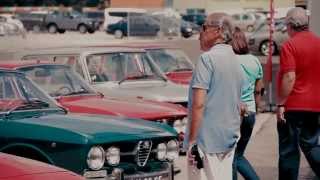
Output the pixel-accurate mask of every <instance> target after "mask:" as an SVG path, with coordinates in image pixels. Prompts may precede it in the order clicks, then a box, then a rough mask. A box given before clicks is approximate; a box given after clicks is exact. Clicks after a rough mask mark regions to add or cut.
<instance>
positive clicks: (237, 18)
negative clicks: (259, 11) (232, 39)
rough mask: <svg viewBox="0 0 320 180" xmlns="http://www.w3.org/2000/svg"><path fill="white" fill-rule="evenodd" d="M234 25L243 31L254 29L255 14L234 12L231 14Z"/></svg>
mask: <svg viewBox="0 0 320 180" xmlns="http://www.w3.org/2000/svg"><path fill="white" fill-rule="evenodd" d="M232 19H233V22H234V25H235V26H237V27H239V28H240V29H241V30H243V31H247V32H252V31H254V29H255V23H256V16H255V14H254V13H251V12H243V13H236V14H233V15H232Z"/></svg>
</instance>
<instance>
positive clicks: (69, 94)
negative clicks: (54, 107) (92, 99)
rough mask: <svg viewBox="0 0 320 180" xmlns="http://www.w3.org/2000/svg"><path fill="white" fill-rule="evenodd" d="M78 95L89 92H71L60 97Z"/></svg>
mask: <svg viewBox="0 0 320 180" xmlns="http://www.w3.org/2000/svg"><path fill="white" fill-rule="evenodd" d="M79 94H89V91H73V92H70V93H67V94H63V95H61V96H71V95H79Z"/></svg>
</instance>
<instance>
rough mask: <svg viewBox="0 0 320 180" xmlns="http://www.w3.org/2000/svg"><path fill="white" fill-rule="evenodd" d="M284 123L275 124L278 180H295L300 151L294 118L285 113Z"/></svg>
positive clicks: (297, 172)
mask: <svg viewBox="0 0 320 180" xmlns="http://www.w3.org/2000/svg"><path fill="white" fill-rule="evenodd" d="M285 118H286V123H279V122H278V124H277V130H278V137H279V164H278V165H279V180H297V179H298V174H299V164H300V151H299V145H298V130H297V129H296V127H295V125H294V124H295V123H294V121H295V118H294V115H292V114H291V113H290V112H286V113H285Z"/></svg>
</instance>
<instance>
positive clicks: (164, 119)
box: [0, 61, 187, 142]
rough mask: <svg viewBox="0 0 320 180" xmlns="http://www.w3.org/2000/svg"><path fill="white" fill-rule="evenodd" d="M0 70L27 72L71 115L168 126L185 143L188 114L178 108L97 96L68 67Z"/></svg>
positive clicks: (17, 65) (15, 65) (21, 64)
mask: <svg viewBox="0 0 320 180" xmlns="http://www.w3.org/2000/svg"><path fill="white" fill-rule="evenodd" d="M0 67H3V68H10V69H13V70H19V71H22V72H24V73H25V74H26V75H27V76H28V77H29V78H31V80H33V81H34V82H35V83H37V85H38V86H40V87H41V88H42V89H43V90H45V91H46V92H47V93H48V94H49V95H50V96H51V97H53V98H55V99H56V100H57V101H58V102H59V103H60V104H61V105H62V106H63V107H65V108H67V109H68V110H69V111H70V112H72V113H86V114H100V115H114V116H121V117H129V118H140V119H145V120H150V121H155V122H161V123H167V124H169V125H170V126H172V127H174V129H175V130H176V131H177V132H178V133H179V134H180V140H181V141H180V142H182V140H183V135H184V133H185V127H186V124H187V117H186V116H187V112H186V109H185V108H184V107H181V106H180V105H176V104H170V103H164V102H154V101H146V100H142V99H131V100H130V99H127V100H123V99H117V98H109V97H107V96H104V95H103V94H99V93H97V92H96V91H95V90H94V89H92V88H91V87H90V85H89V84H88V83H87V82H85V81H84V80H83V79H82V78H81V77H80V76H79V75H78V73H76V72H75V71H73V70H72V69H71V68H70V67H69V66H66V65H60V64H53V63H51V64H45V63H38V62H37V61H35V62H32V61H1V62H0Z"/></svg>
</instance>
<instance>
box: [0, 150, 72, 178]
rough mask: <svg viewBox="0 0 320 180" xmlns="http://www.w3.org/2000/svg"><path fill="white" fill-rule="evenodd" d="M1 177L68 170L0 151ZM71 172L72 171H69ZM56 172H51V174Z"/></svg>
mask: <svg viewBox="0 0 320 180" xmlns="http://www.w3.org/2000/svg"><path fill="white" fill-rule="evenodd" d="M26 167H27V168H26ZM0 169H1V173H0V179H2V178H12V179H14V178H17V177H18V176H26V175H28V176H30V175H39V174H47V173H58V172H60V173H61V172H68V171H67V170H64V169H61V168H58V167H55V166H51V165H48V164H45V163H42V162H39V161H34V160H31V159H26V158H22V157H18V156H13V155H9V154H4V153H0ZM68 173H70V175H71V174H73V173H71V172H68ZM52 175H54V174H51V176H52ZM73 175H75V174H73Z"/></svg>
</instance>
